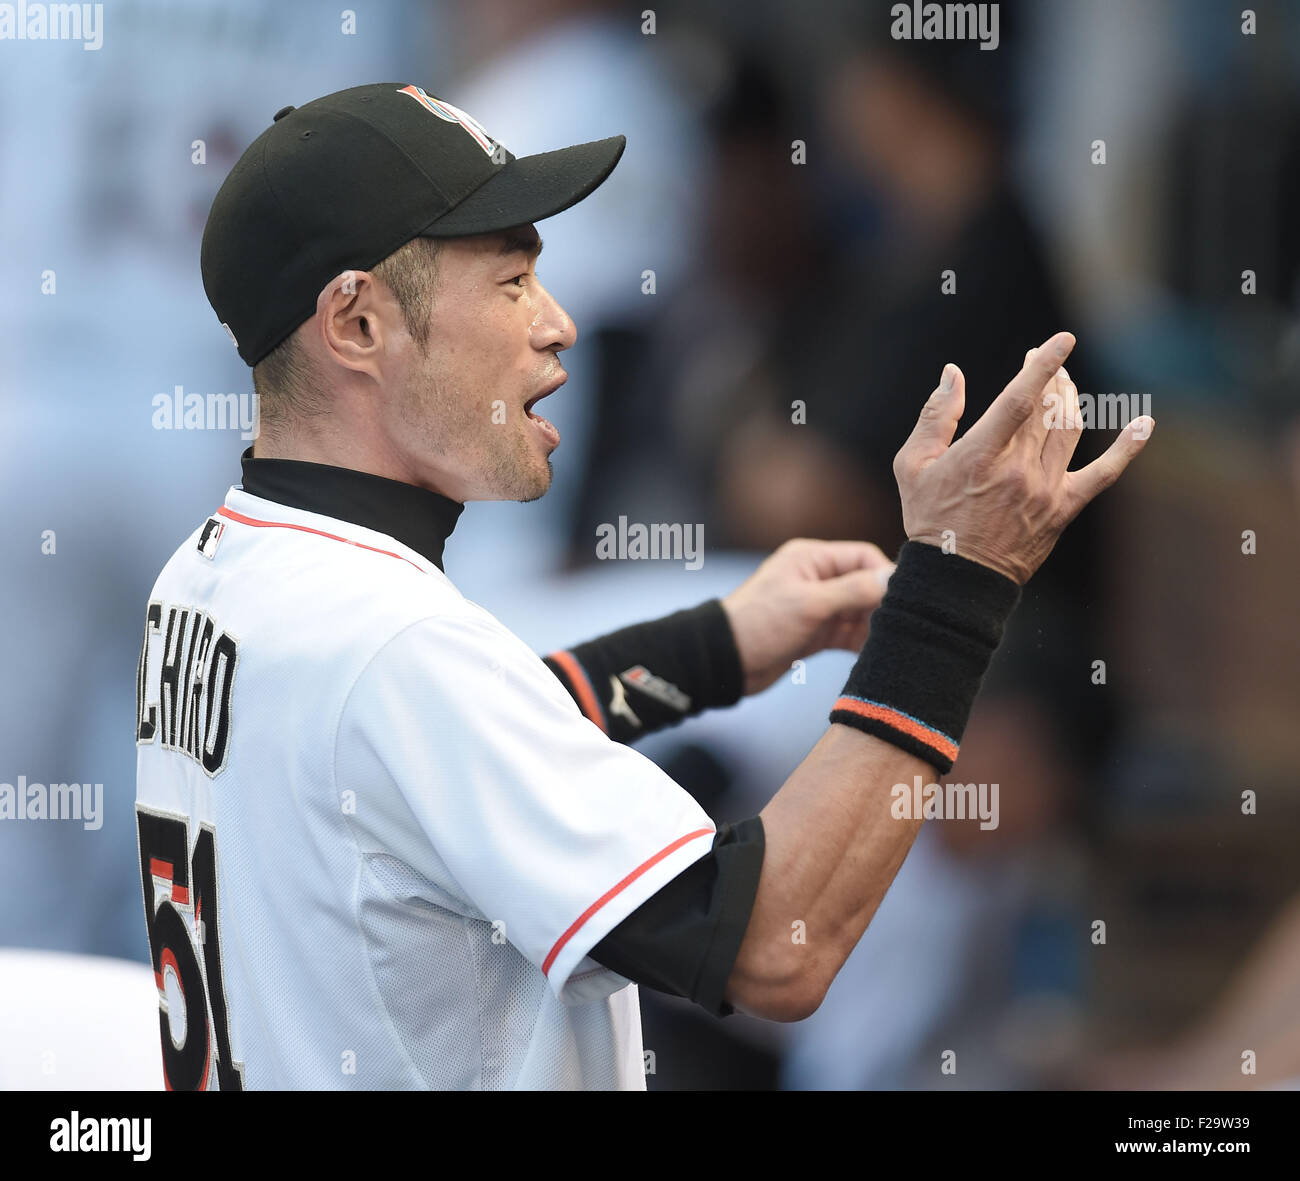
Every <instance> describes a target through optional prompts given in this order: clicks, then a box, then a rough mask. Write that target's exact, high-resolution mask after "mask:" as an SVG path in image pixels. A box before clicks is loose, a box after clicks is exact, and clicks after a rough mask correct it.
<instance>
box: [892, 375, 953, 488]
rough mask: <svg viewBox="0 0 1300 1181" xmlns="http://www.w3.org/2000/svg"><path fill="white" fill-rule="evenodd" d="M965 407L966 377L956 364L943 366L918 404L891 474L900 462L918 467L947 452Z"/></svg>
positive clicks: (896, 471) (896, 469) (895, 473)
mask: <svg viewBox="0 0 1300 1181" xmlns="http://www.w3.org/2000/svg"><path fill="white" fill-rule="evenodd" d="M965 409H966V378H965V376H964V375H963V374H962V371H961V370H960V369H958V368H957V366H956V365H951V364H949V365H945V366H944V367H943V373H942V374H940V377H939V384H938V386H937V387H936V388H935V390H934V392H933V393H932V394H931V395H930V397H929V399H928V400H927V401H926V403H925V405H924V406H922V407H921V414H920V417H919V418H917V420H916V426H914V427H913V428H912V433H911V434H910V435H908V437H907V442H906V443H904V444H903V446H902V449H901V450H900V451H899V453H898V455H897V456H895V458H894V475H895V476H897V475H898V468H899V464H900V463H902V462H905V461H906V462H909V463H913V464H916V465H918V466H920V465H922V464H924V463H926V462H927V461H929V460H931V459H936V458H938V456H940V455H942V454H943V453H944V452H945V451H947V450H948V448H949V447H950V446H951V445H952V437H953V435H955V434H956V433H957V424H958V423H959V422H960V421H961V416H962V411H964V410H965Z"/></svg>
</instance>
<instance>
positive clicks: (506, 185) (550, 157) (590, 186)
mask: <svg viewBox="0 0 1300 1181" xmlns="http://www.w3.org/2000/svg"><path fill="white" fill-rule="evenodd" d="M626 145H627V139H626V137H625V136H622V135H615V136H611V137H610V138H609V139H598V140H593V141H592V142H591V143H585V144H574V145H573V147H569V148H558V149H556V150H555V151H553V152H539V153H538V154H537V155H535V156H521V157H519V158H518V159H515V160H510V161H508V162H507V163H505V164H502V165H501V167H500V169H499V170H498V171H497V172H496V173H495V174H494V175H493V176H490V177H489V178H488V179H487V180H486V181H484V182H483V183H482V184H481V185H479V187H478V188H477V189H475V190H474V191H473V192H472V193H471V194H470V195H469V196H468V197H466V198H465V199H464V200H463V201H461V202H460V204H459V205H457V206H456V207H455V208H454V209H449V210H448V211H447V212H446V213H444V214H443V215H442V216H441V217H440V218H438V219H437V220H436V221H432V222H430V223H429V224H428V225H427V226H426V227H425V228H424V229H423V230H421V231H420V236H421V237H425V238H453V237H461V236H463V235H468V234H490V233H493V232H494V231H496V230H506V229H509V228H510V227H511V226H518V225H525V224H527V223H528V222H533V221H541V219H542V218H544V217H551V216H552V215H554V214H556V213H561V212H563V211H564V210H565V209H568V208H569V206H571V205H576V204H577V203H578V202H579V201H581V200H582V199H583V198H584V197H586V196H588V195H589V194H590V193H592V192H593V191H594V190H595V189H597V188H598V187H599V186H600V185H601V184H602V183H604V181H605V179H606V178H607V177H608V176H609V174H610V173H611V172H613V171H614V165H615V164H617V163H618V161H619V157H620V156H622V155H623V149H624V147H626Z"/></svg>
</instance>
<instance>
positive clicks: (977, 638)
mask: <svg viewBox="0 0 1300 1181" xmlns="http://www.w3.org/2000/svg"><path fill="white" fill-rule="evenodd" d="M1018 598H1019V588H1018V587H1017V586H1016V584H1015V583H1013V582H1012V581H1011V580H1009V579H1007V578H1005V577H1003V576H1002V575H1000V574H998V573H996V572H995V571H993V570H990V569H988V568H987V567H984V566H981V565H980V564H978V563H975V562H972V561H968V560H966V559H964V558H959V557H957V556H956V555H948V554H944V553H943V552H942V551H940V550H939V549H936V548H935V547H933V546H927V545H920V544H918V543H914V542H909V543H908V544H907V545H906V546H905V547H904V549H903V552H902V553H901V554H900V556H899V563H898V568H897V570H896V571H895V573H894V576H893V578H892V579H891V581H890V588H889V592H888V593H887V594H886V596H885V599H884V602H883V603H882V604H881V606H880V608H879V609H878V611H877V612H876V615H875V618H874V619H873V623H872V634H871V637H870V638H869V639H868V641H867V644H866V647H865V648H864V650H863V653H862V655H861V657H860V658H859V660H858V663H857V665H855V666H854V669H853V672H852V673H851V674H850V676H849V680H848V683H847V684H846V685H845V687H844V692H843V693H842V694H841V695H840V696H839V698H838V699H837V700H836V701H835V703H834V705H833V708H832V710H831V720H832V722H833V723H834V724H832V725H831V727H830V729H829V730H828V731H827V732H826V734H824V735H823V736H822V738H821V739H820V740H819V741H818V743H817V745H816V746H815V747H814V748H813V750H812V751H811V752H810V754H809V755H808V757H807V758H806V759H804V761H803V762H802V763H800V765H799V767H798V768H797V769H796V770H795V772H794V774H793V775H791V776H790V778H789V779H788V780H787V781H786V783H785V784H784V786H782V788H781V790H780V791H779V792H778V793H777V794H776V796H775V797H774V798H773V799H772V801H771V802H770V803H769V804H768V806H767V807H766V808H765V809H764V810H763V811H762V813H761V814H760V815H761V818H762V821H763V829H764V833H765V837H766V852H765V855H764V860H763V866H762V872H761V875H760V877H759V881H758V888H757V892H756V895H755V899H754V907H753V911H752V913H751V916H750V921H749V925H748V927H747V928H746V932H745V937H744V939H743V941H742V943H741V947H740V951H739V953H738V955H737V958H736V964H735V967H734V969H733V974H732V976H731V977H730V978H729V980H728V992H727V1000H728V1002H729V1003H731V1004H733V1005H734V1006H735V1007H736V1008H737V1009H744V1010H748V1011H750V1012H754V1013H757V1014H759V1015H761V1016H766V1017H772V1018H776V1019H780V1020H799V1019H801V1018H802V1017H805V1016H807V1015H808V1014H809V1013H810V1012H812V1011H813V1010H814V1009H815V1008H816V1007H817V1005H818V1004H819V1003H820V1001H821V997H822V996H823V995H824V994H825V991H826V989H827V988H828V987H829V986H830V982H831V981H832V980H833V979H834V977H835V974H836V973H837V972H838V971H839V968H840V966H841V965H842V964H843V962H844V960H845V959H846V958H847V957H848V955H849V953H850V952H851V951H852V950H853V948H854V946H855V945H856V944H857V942H858V940H859V939H860V938H861V937H862V933H863V932H864V931H865V930H866V927H867V924H868V923H869V922H870V920H871V917H872V915H874V914H875V911H876V908H877V907H878V906H879V905H880V901H881V899H882V898H883V897H884V895H885V891H886V890H887V889H888V888H889V883H890V882H891V881H893V879H894V875H895V874H896V873H897V872H898V869H899V867H900V866H901V865H902V863H903V859H904V858H905V857H906V856H907V852H908V850H909V849H910V848H911V846H912V842H913V840H914V839H915V837H916V833H917V830H918V829H919V827H920V820H919V818H914V817H913V816H912V815H911V810H910V809H908V810H906V813H905V816H906V818H903V817H898V816H896V815H895V814H894V809H893V804H894V801H895V798H896V795H895V790H894V789H895V785H896V784H905V785H910V784H911V783H912V782H913V779H914V777H916V776H925V777H926V778H927V779H928V778H930V777H932V776H933V775H934V774H935V773H936V771H937V772H940V773H942V772H946V771H948V770H949V769H950V768H951V766H952V764H953V761H954V760H955V759H956V757H957V752H958V745H959V743H960V741H961V738H962V735H963V732H964V730H965V726H966V720H967V717H968V716H969V713H970V709H971V706H972V704H973V702H974V699H975V695H976V693H977V692H978V690H979V685H980V681H981V679H982V677H983V675H984V672H985V670H986V668H987V666H988V662H989V660H990V658H991V657H992V655H993V652H994V650H995V649H996V647H997V645H998V643H999V642H1000V640H1001V636H1002V630H1003V626H1004V623H1005V621H1006V618H1007V616H1008V615H1009V614H1010V612H1011V611H1012V609H1013V608H1014V606H1015V604H1016V602H1017V600H1018Z"/></svg>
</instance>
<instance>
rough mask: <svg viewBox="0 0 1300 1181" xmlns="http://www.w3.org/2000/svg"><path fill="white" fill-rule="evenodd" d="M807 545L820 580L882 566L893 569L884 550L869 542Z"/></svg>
mask: <svg viewBox="0 0 1300 1181" xmlns="http://www.w3.org/2000/svg"><path fill="white" fill-rule="evenodd" d="M807 545H808V546H809V547H810V549H809V556H811V557H812V558H813V560H814V563H815V567H816V571H817V576H818V577H819V578H835V577H836V576H837V575H840V574H848V573H850V572H852V571H854V570H874V569H876V568H878V567H881V566H888V567H889V568H890V569H893V563H892V562H890V560H889V559H888V558H887V557H885V552H884V550H882V549H881V548H880V546H878V545H872V543H871V542H869V541H809V542H807Z"/></svg>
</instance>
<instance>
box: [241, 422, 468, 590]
mask: <svg viewBox="0 0 1300 1181" xmlns="http://www.w3.org/2000/svg"><path fill="white" fill-rule="evenodd" d="M240 462H241V464H242V465H243V469H244V485H243V486H244V491H245V492H247V493H249V494H250V495H252V496H260V497H262V499H263V500H274V501H275V502H276V503H278V504H286V505H288V506H289V507H290V508H296V509H302V510H303V511H304V512H309V513H320V514H321V515H322V516H326V517H335V518H336V519H338V520H340V521H350V522H351V523H352V524H353V525H360V526H362V527H363V528H366V529H373V530H375V532H376V533H386V534H388V536H389V537H393V538H396V540H398V541H400V542H401V543H402V544H403V545H405V546H409V547H410V548H411V549H413V550H415V552H416V553H418V554H422V555H423V556H424V557H426V558H427V559H428V560H429V561H430V562H432V563H433V564H434V565H435V566H437V567H438V569H439V570H441V569H442V547H443V545H444V544H445V543H446V540H447V538H449V537H450V536H451V531H452V530H453V529H455V528H456V521H457V519H458V518H459V517H460V514H461V513H462V512H463V511H464V509H465V506H464V505H463V504H461V503H460V502H459V501H456V500H452V499H451V498H450V497H447V496H443V495H442V494H441V493H439V492H431V491H429V489H427V488H419V487H417V486H416V485H414V484H403V483H401V482H400V481H398V480H389V479H386V478H385V477H383V476H374V475H371V474H370V473H369V472H358V471H353V470H352V469H351V468H345V467H331V466H330V465H328V464H324V463H305V462H304V461H302V460H299V459H254V458H253V449H252V448H251V447H250V448H248V450H247V451H245V452H244V454H243V456H242V457H241V460H240Z"/></svg>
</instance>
